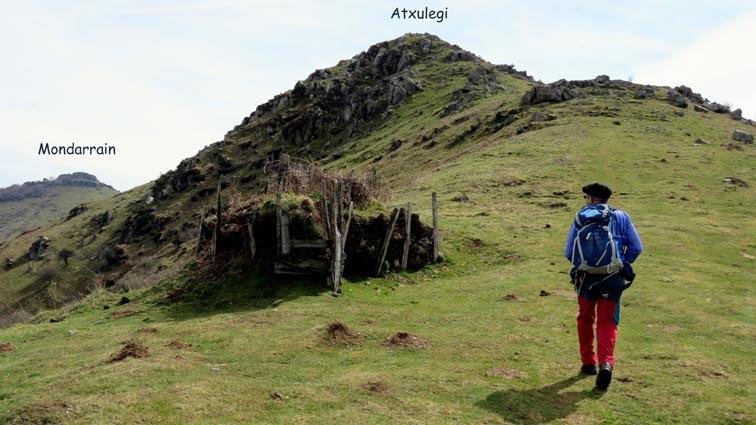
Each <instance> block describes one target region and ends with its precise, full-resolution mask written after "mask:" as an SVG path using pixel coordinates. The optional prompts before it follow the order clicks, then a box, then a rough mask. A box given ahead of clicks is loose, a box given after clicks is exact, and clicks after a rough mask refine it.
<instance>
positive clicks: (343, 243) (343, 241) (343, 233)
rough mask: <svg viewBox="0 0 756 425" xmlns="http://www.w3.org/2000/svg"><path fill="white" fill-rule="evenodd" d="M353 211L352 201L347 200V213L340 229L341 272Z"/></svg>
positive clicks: (344, 261) (344, 264)
mask: <svg viewBox="0 0 756 425" xmlns="http://www.w3.org/2000/svg"><path fill="white" fill-rule="evenodd" d="M353 211H354V201H349V213H348V216H347V220H346V222H345V223H344V227H343V230H342V231H341V273H342V274H343V273H344V267H345V266H346V241H347V235H348V234H349V225H350V224H351V223H352V212H353Z"/></svg>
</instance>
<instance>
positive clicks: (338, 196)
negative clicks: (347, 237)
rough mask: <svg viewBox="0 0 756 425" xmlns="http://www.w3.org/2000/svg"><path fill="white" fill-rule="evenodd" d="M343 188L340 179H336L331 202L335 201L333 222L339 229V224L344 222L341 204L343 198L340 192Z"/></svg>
mask: <svg viewBox="0 0 756 425" xmlns="http://www.w3.org/2000/svg"><path fill="white" fill-rule="evenodd" d="M343 188H344V187H343V184H342V183H341V182H340V181H337V182H336V188H335V190H334V194H333V198H334V199H333V202H335V203H336V220H335V221H334V223H336V227H338V228H339V229H341V226H342V224H343V222H344V206H343V205H342V202H343V199H342V193H341V191H342V190H343Z"/></svg>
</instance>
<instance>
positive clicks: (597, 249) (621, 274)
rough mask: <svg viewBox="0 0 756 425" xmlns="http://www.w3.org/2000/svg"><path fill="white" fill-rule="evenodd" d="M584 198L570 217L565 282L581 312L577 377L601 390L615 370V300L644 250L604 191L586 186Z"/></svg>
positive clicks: (603, 187)
mask: <svg viewBox="0 0 756 425" xmlns="http://www.w3.org/2000/svg"><path fill="white" fill-rule="evenodd" d="M583 193H584V194H585V195H584V198H585V207H583V208H582V209H580V211H578V213H577V214H576V215H575V220H574V221H573V223H572V228H570V234H569V236H568V237H567V246H566V247H565V250H564V255H565V256H566V257H567V259H568V260H570V261H572V264H573V267H572V270H571V271H570V276H571V277H572V283H573V284H574V285H575V292H576V293H577V299H578V305H579V309H580V310H579V313H578V316H577V328H578V340H579V341H580V357H581V360H582V366H581V368H580V372H581V373H584V374H586V375H598V376H597V377H596V387H598V388H600V389H603V390H605V389H607V387H609V383H610V382H611V380H612V370H613V369H614V346H615V344H616V342H617V325H618V324H619V319H620V297H621V296H622V291H623V290H625V289H627V287H629V286H630V284H631V283H632V281H633V279H634V278H635V274H634V273H633V269H632V267H631V265H630V264H632V263H633V262H634V261H635V259H636V258H638V256H639V255H640V253H641V252H642V251H643V245H642V244H641V241H640V238H639V237H638V233H637V232H636V230H635V226H633V222H632V221H631V220H630V216H628V215H627V214H626V213H625V212H623V211H620V210H615V209H613V208H612V207H610V206H609V205H608V201H609V197H610V196H612V190H611V189H610V188H609V187H608V186H606V185H604V184H601V183H591V184H588V185H585V186H583ZM625 281H628V283H627V284H626V283H625ZM594 323H595V324H596V340H597V341H596V345H597V347H596V351H594V348H593V340H594V330H593V329H594ZM596 354H598V357H597V355H596ZM597 364H598V370H596V365H597Z"/></svg>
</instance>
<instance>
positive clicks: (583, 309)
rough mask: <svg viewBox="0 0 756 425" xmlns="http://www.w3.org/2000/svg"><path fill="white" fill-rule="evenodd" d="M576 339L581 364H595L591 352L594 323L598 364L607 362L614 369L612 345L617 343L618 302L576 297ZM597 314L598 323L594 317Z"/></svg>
mask: <svg viewBox="0 0 756 425" xmlns="http://www.w3.org/2000/svg"><path fill="white" fill-rule="evenodd" d="M578 305H579V306H580V313H578V317H577V324H578V339H579V340H580V357H581V359H582V361H583V364H586V365H588V364H597V362H596V353H595V352H594V351H593V324H594V323H596V339H597V345H598V347H597V348H598V364H601V363H604V362H608V363H609V364H611V365H612V367H614V345H615V344H616V343H617V325H618V324H619V310H620V305H619V301H612V300H608V299H606V298H598V299H595V300H590V299H588V298H585V297H582V296H580V295H578ZM597 313H598V321H597V320H596V316H597Z"/></svg>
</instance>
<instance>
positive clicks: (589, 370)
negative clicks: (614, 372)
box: [580, 364, 598, 375]
mask: <svg viewBox="0 0 756 425" xmlns="http://www.w3.org/2000/svg"><path fill="white" fill-rule="evenodd" d="M580 373H584V374H586V375H595V374H596V373H598V372H596V365H595V364H584V365H582V366H580Z"/></svg>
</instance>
